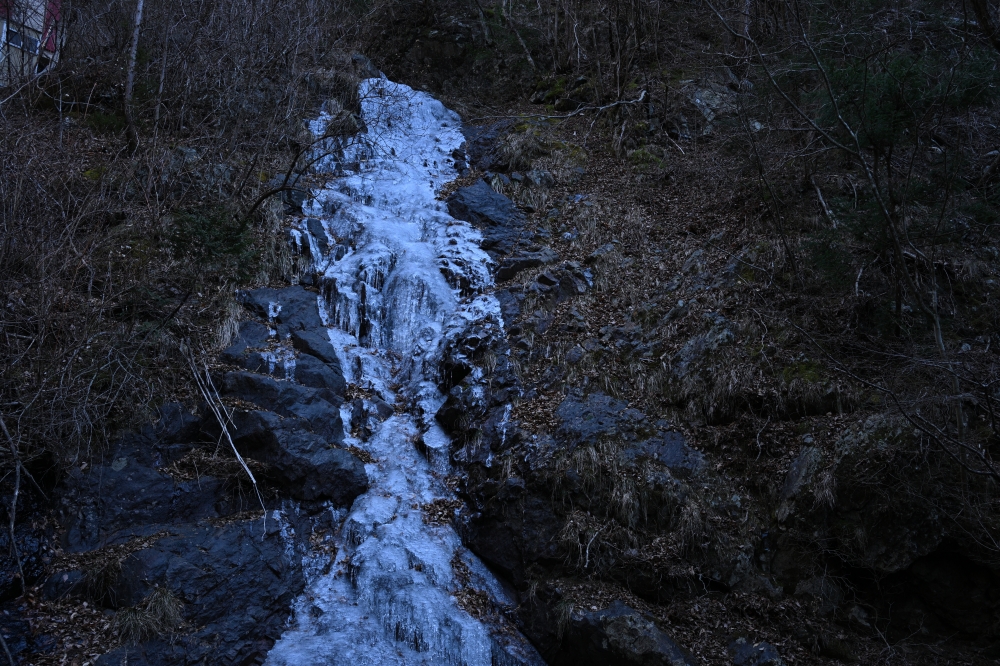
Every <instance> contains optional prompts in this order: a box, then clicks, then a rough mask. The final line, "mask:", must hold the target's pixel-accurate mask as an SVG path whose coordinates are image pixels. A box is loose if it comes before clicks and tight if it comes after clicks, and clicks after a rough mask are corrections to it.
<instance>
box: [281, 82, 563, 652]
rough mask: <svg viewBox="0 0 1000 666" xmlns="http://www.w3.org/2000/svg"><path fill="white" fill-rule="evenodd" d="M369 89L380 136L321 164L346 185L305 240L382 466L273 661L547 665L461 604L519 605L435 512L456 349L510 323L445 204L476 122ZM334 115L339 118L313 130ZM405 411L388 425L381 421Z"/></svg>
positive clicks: (371, 135) (413, 94) (471, 243)
mask: <svg viewBox="0 0 1000 666" xmlns="http://www.w3.org/2000/svg"><path fill="white" fill-rule="evenodd" d="M359 92H360V95H361V99H362V117H363V120H364V123H365V127H366V130H365V131H363V132H362V133H360V134H359V135H358V136H357V137H355V138H353V139H352V140H351V141H350V142H349V143H348V145H347V146H346V147H345V148H343V149H340V150H338V151H336V152H335V153H333V154H332V155H331V156H330V157H328V158H325V159H324V160H323V161H321V162H320V163H319V167H318V169H319V171H320V172H325V173H327V174H329V175H331V176H334V177H333V178H332V180H330V182H329V184H328V185H327V186H326V187H325V188H323V189H320V190H316V191H314V192H313V193H312V199H311V200H310V201H309V202H308V203H307V205H306V207H305V212H306V214H307V215H309V216H310V217H311V218H313V219H312V221H311V222H309V223H304V224H303V226H302V228H301V229H300V230H299V231H297V232H296V233H297V234H298V240H299V242H301V243H303V244H306V243H307V244H308V248H309V252H308V254H309V256H310V257H312V258H313V261H314V262H315V265H314V268H315V270H316V271H317V273H318V274H319V275H320V284H319V286H320V288H321V292H322V295H321V297H320V299H319V300H320V310H321V314H322V316H323V318H324V321H325V322H326V323H327V324H328V326H329V328H328V329H327V331H328V332H329V335H330V338H331V341H332V342H333V344H334V347H335V348H336V349H337V351H338V354H340V360H341V364H342V366H343V368H344V374H345V377H346V379H347V381H348V383H349V384H354V385H355V386H357V387H358V389H359V390H360V393H361V394H362V395H363V396H364V397H363V404H364V405H365V409H364V410H362V411H364V414H352V413H351V410H352V407H351V406H350V405H351V404H352V403H351V402H348V403H345V405H344V407H343V408H342V410H343V417H344V423H345V428H346V429H347V430H351V425H350V424H351V423H352V420H353V422H354V425H355V427H354V433H355V435H357V434H358V432H359V431H360V430H364V429H365V428H367V429H368V431H369V432H370V434H367V433H366V434H367V436H364V435H362V436H351V434H350V433H348V436H347V441H346V442H345V445H353V446H356V447H358V448H360V449H362V450H363V451H365V452H366V453H367V454H368V455H369V456H370V459H371V460H373V462H370V463H368V464H366V465H365V468H366V472H367V474H368V477H369V483H370V488H369V491H368V492H367V493H366V494H364V495H362V496H360V497H358V499H357V500H356V501H355V502H354V505H353V506H352V507H351V508H350V509H349V510H347V511H340V512H338V513H335V516H334V518H335V525H338V526H339V527H338V531H337V532H336V534H335V536H334V537H333V543H332V544H328V545H333V546H334V547H335V548H336V555H335V559H334V560H333V561H332V563H331V557H332V556H331V555H330V554H328V552H329V549H328V550H327V552H323V551H322V550H319V549H317V550H316V551H314V552H313V553H311V554H310V555H308V556H307V558H306V562H305V564H306V570H307V576H308V579H307V580H308V582H307V586H306V591H305V593H304V594H303V595H302V596H301V597H300V598H299V599H298V600H297V602H296V605H295V615H294V618H293V620H292V621H291V623H290V626H289V628H288V629H287V630H286V631H285V633H284V635H283V636H282V638H281V640H280V641H279V642H278V643H277V644H276V645H275V646H274V648H273V649H272V650H271V652H270V654H269V656H268V659H267V661H266V664H268V665H270V666H313V665H317V666H318V665H320V664H337V665H339V664H344V665H345V666H347V665H350V666H362V665H367V664H372V665H386V664H463V665H469V666H480V665H489V664H536V663H537V664H541V663H543V662H542V660H541V659H540V658H539V657H538V655H537V653H536V652H535V651H534V649H533V648H532V647H531V646H530V644H528V643H527V641H526V640H525V639H524V638H523V637H521V636H520V634H518V633H517V632H516V630H514V629H513V628H512V627H511V626H509V625H507V623H506V621H505V620H503V619H502V615H501V614H499V613H492V614H487V615H486V617H485V618H484V619H477V618H475V617H473V616H472V615H471V614H470V613H469V612H467V611H466V610H464V609H463V607H462V604H460V603H459V601H458V599H460V598H466V599H468V598H470V597H472V598H478V599H484V598H488V599H489V600H490V602H491V603H492V604H493V605H494V606H495V607H498V608H503V607H504V606H506V605H509V604H510V601H509V599H507V598H506V596H505V594H504V591H503V589H502V588H501V586H500V585H499V584H498V583H497V581H496V579H495V578H494V577H493V576H492V575H491V574H490V572H489V571H488V570H487V569H486V568H485V567H484V566H483V565H482V563H481V562H479V561H478V560H477V559H476V558H475V556H473V555H472V554H471V553H469V552H468V551H467V550H466V549H465V548H464V547H463V546H462V544H461V542H460V540H459V538H458V536H457V535H456V533H455V531H454V529H453V528H452V526H451V524H450V522H447V521H438V522H435V521H433V520H429V517H430V516H429V512H428V511H427V510H426V507H427V505H430V504H432V503H435V502H436V503H437V504H436V505H437V506H443V505H446V503H447V501H449V500H454V499H455V496H454V494H453V493H452V491H451V490H450V489H449V488H448V486H447V485H446V483H445V479H446V476H447V474H448V471H449V460H448V453H449V441H448V438H447V436H446V435H445V433H444V432H443V431H442V430H441V428H440V426H438V425H437V423H436V422H435V421H434V414H435V412H436V411H437V410H438V408H439V407H440V405H441V404H442V403H443V402H444V396H442V395H441V394H440V392H439V391H438V389H437V386H436V383H435V382H434V377H435V375H436V373H437V368H438V364H439V362H440V356H441V350H442V347H443V344H444V342H445V341H446V340H447V339H448V337H449V336H450V335H454V334H457V333H458V332H460V331H461V330H463V329H465V328H466V327H467V326H468V325H469V324H470V323H472V322H476V323H478V324H479V325H481V326H483V327H486V328H493V329H494V330H496V329H497V327H498V326H499V324H500V310H499V307H498V304H497V302H496V300H495V299H494V298H493V297H492V296H490V295H488V294H487V293H486V290H487V288H488V287H489V286H490V284H491V277H490V271H489V258H488V256H487V255H486V254H485V253H484V252H483V251H482V250H481V249H480V247H479V241H480V240H481V237H480V235H479V232H478V231H476V230H475V229H473V228H472V227H471V226H470V225H469V224H467V223H465V222H459V221H456V220H454V219H453V218H451V217H450V216H449V215H448V213H447V211H446V209H445V206H444V204H443V202H441V201H438V200H437V199H436V198H435V197H436V194H437V192H438V191H439V189H440V187H441V186H442V185H444V184H445V183H447V182H449V181H451V180H453V179H454V178H455V177H456V176H457V173H456V171H455V169H454V167H453V166H452V164H453V159H452V153H453V152H454V151H456V150H458V149H460V147H461V146H462V143H463V141H464V139H463V136H462V133H461V121H460V119H459V117H458V115H457V114H455V113H454V112H452V111H450V110H448V109H446V108H445V107H444V105H442V104H441V103H440V102H438V101H437V100H435V99H433V98H432V97H430V96H429V95H427V94H425V93H422V92H417V91H414V90H412V89H410V88H408V87H406V86H403V85H400V84H396V83H392V82H390V81H387V80H385V79H368V80H365V81H363V82H362V83H361V86H360V90H359ZM329 121H330V117H329V116H328V115H326V114H323V115H322V116H321V117H320V118H319V119H318V120H316V121H315V122H314V124H313V128H312V129H313V131H314V132H315V133H316V134H317V135H322V134H323V132H324V128H325V126H326V123H327V122H329ZM317 220H318V222H319V223H318V224H317ZM446 276H447V277H446ZM353 404H354V405H355V407H354V409H357V405H358V404H359V403H358V402H357V401H355V402H354V403H353ZM392 405H396V406H397V407H396V409H395V411H394V413H393V414H392V415H391V416H389V417H388V418H387V419H385V420H384V421H380V420H378V419H376V418H368V417H367V416H366V415H367V414H368V413H369V408H371V409H372V410H373V411H374V410H376V409H377V408H379V407H380V408H381V409H382V410H383V412H386V411H388V407H387V406H392ZM403 405H405V407H401V406H403ZM440 522H444V523H445V524H440Z"/></svg>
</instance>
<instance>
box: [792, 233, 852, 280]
mask: <svg viewBox="0 0 1000 666" xmlns="http://www.w3.org/2000/svg"><path fill="white" fill-rule="evenodd" d="M834 238H835V236H834V234H830V233H823V234H817V235H816V236H814V237H813V238H810V239H808V240H807V241H806V242H805V244H804V246H805V250H806V257H807V259H808V260H809V263H810V264H811V265H812V267H813V268H814V269H815V270H816V271H817V273H818V274H819V275H820V276H821V277H822V278H823V281H824V283H825V284H827V285H828V286H830V287H832V288H834V289H837V290H840V289H845V288H847V287H848V286H850V284H851V283H852V282H853V278H854V275H853V273H854V270H855V269H854V265H853V263H852V262H851V255H850V253H849V252H848V251H847V250H846V248H844V247H842V246H841V245H840V243H838V242H837V241H836V240H834Z"/></svg>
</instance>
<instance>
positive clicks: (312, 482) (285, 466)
mask: <svg viewBox="0 0 1000 666" xmlns="http://www.w3.org/2000/svg"><path fill="white" fill-rule="evenodd" d="M233 422H234V425H235V428H234V430H233V431H232V435H233V438H234V441H235V443H236V447H237V448H238V449H239V450H240V453H241V454H243V455H245V456H247V457H249V458H253V459H255V460H260V461H262V462H265V463H267V464H268V465H270V474H271V475H273V476H274V477H275V480H276V481H278V482H279V483H281V484H282V485H284V486H286V487H287V489H288V492H289V493H290V494H291V495H292V496H293V497H295V498H296V499H301V500H307V501H312V500H332V501H333V502H335V503H336V504H339V505H347V504H350V503H351V502H352V501H354V498H355V497H357V496H358V495H360V494H361V493H363V492H365V491H366V490H367V488H368V476H367V474H366V473H365V467H364V464H363V463H362V462H361V461H360V460H358V459H357V458H356V457H355V456H354V455H353V454H352V453H351V452H350V451H346V450H344V449H337V448H331V446H330V440H328V439H326V438H324V437H321V436H318V435H316V434H314V433H312V432H309V431H308V430H305V429H304V428H303V427H302V424H301V423H300V422H298V421H297V420H296V419H290V418H289V419H282V418H280V417H279V416H278V415H277V414H274V413H271V412H265V411H253V412H236V413H235V414H234V415H233ZM337 423H338V424H339V423H340V418H339V415H338V419H337ZM342 428H343V426H341V429H342ZM341 434H342V433H341Z"/></svg>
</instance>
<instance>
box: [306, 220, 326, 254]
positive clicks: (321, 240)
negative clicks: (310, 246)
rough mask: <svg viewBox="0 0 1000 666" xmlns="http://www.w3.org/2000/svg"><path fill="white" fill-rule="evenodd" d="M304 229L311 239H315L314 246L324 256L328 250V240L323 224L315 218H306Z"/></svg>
mask: <svg viewBox="0 0 1000 666" xmlns="http://www.w3.org/2000/svg"><path fill="white" fill-rule="evenodd" d="M305 224H306V229H308V230H309V233H310V234H311V235H312V237H313V238H315V239H316V246H317V247H318V248H319V251H320V253H321V254H326V253H327V250H329V249H330V239H329V238H328V237H327V235H326V229H324V228H323V223H322V222H321V221H320V220H317V219H316V218H315V217H308V218H306V221H305Z"/></svg>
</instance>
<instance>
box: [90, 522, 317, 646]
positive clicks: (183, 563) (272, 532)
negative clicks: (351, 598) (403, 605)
mask: <svg viewBox="0 0 1000 666" xmlns="http://www.w3.org/2000/svg"><path fill="white" fill-rule="evenodd" d="M289 545H290V544H288V543H286V542H285V540H284V538H283V537H282V536H281V530H280V525H279V524H278V519H277V518H275V517H274V515H273V514H269V516H268V518H267V521H266V526H265V521H264V520H263V519H262V518H258V519H256V520H253V521H248V522H239V523H233V524H230V525H226V526H222V527H213V526H209V525H206V526H198V527H193V526H189V527H184V528H182V529H179V530H177V531H176V532H175V533H174V534H172V535H170V536H168V537H165V538H163V539H160V540H159V541H156V542H155V543H153V544H152V545H151V546H149V547H148V548H145V549H143V550H140V551H138V552H135V553H133V554H131V555H129V556H128V557H127V558H126V559H125V560H124V561H123V562H122V572H121V575H120V576H119V578H118V581H117V583H116V585H117V588H118V589H117V594H116V599H117V602H116V605H117V606H118V607H119V608H121V607H127V606H134V605H136V604H139V603H140V602H142V600H143V599H145V598H146V597H147V596H148V595H149V594H150V593H151V592H153V590H154V589H155V588H157V587H159V588H161V589H162V590H166V591H167V592H168V593H169V594H170V596H172V597H173V598H174V599H175V600H176V602H179V608H180V611H181V616H182V617H183V620H184V625H183V626H182V627H181V628H180V629H179V632H178V634H177V635H175V636H172V637H169V639H168V638H167V637H163V638H155V639H152V640H149V641H146V642H144V643H140V644H139V645H135V646H128V647H122V648H118V649H116V650H114V651H113V652H111V653H109V654H107V655H104V656H103V657H101V658H100V660H99V661H98V662H97V663H99V664H103V665H104V666H118V665H124V664H126V663H128V664H130V665H132V666H135V665H136V664H148V665H150V666H152V665H154V664H155V665H164V666H166V665H168V664H178V665H180V664H196V663H199V664H200V663H213V664H250V663H259V662H260V661H262V660H263V658H264V656H265V655H266V653H267V651H268V650H269V649H270V648H271V646H273V645H274V643H275V641H277V639H278V638H280V636H281V632H282V630H283V629H284V627H285V622H286V621H287V619H288V616H289V613H290V612H291V604H292V602H293V601H294V599H295V597H296V596H297V595H298V594H299V593H301V591H302V589H303V588H304V585H305V580H304V578H303V575H302V569H301V562H300V560H301V558H300V557H299V556H298V555H297V554H296V553H295V551H294V549H291V550H290V549H289Z"/></svg>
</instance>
